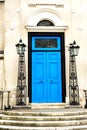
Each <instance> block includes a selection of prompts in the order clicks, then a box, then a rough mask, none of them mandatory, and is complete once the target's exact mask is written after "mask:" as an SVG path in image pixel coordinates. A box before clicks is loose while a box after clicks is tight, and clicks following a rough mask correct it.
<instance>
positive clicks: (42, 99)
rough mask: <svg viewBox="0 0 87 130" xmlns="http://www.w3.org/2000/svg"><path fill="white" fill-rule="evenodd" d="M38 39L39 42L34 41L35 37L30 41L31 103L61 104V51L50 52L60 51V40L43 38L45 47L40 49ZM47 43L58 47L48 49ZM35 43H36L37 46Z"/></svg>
mask: <svg viewBox="0 0 87 130" xmlns="http://www.w3.org/2000/svg"><path fill="white" fill-rule="evenodd" d="M40 38H41V39H39V42H37V41H35V39H36V37H33V40H32V102H33V103H56V102H62V76H61V51H52V50H58V49H59V50H60V40H59V38H55V37H52V39H54V40H52V39H51V38H49V39H51V40H49V39H48V37H44V39H46V40H45V41H44V40H43V41H44V42H45V44H46V45H45V44H44V43H43V44H44V46H46V47H45V48H44V47H43V46H42V47H41V48H40V47H38V46H41V45H40V43H41V42H42V41H41V40H42V37H40ZM55 39H57V40H55ZM46 41H47V42H46ZM48 41H50V44H51V41H52V44H53V43H54V44H55V43H56V42H57V44H58V45H56V44H55V45H54V47H53V46H52V45H51V47H48V46H50V45H49V44H48ZM55 41H56V42H55ZM35 43H37V46H36V44H35ZM47 44H48V46H47ZM40 49H41V50H42V51H40ZM46 49H47V50H46ZM38 50H39V51H38ZM43 50H44V51H43ZM49 50H51V51H49Z"/></svg>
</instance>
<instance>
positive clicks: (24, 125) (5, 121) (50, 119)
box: [0, 108, 87, 130]
mask: <svg viewBox="0 0 87 130" xmlns="http://www.w3.org/2000/svg"><path fill="white" fill-rule="evenodd" d="M83 126H84V127H83ZM75 127H76V129H75V130H83V129H85V130H87V109H80V108H74V109H73V108H70V109H20V110H19V109H18V110H10V111H0V129H1V130H4V129H6V128H7V130H16V129H19V130H34V129H35V128H38V129H37V130H41V129H42V130H46V129H47V130H51V129H52V130H54V129H55V130H62V129H63V130H70V129H71V130H74V128H75ZM81 127H82V129H80V128H81Z"/></svg>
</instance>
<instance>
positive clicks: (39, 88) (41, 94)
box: [32, 52, 46, 102]
mask: <svg viewBox="0 0 87 130" xmlns="http://www.w3.org/2000/svg"><path fill="white" fill-rule="evenodd" d="M45 62H46V53H45V52H44V53H43V52H32V102H46V93H45V91H46V90H45V89H46V77H45V70H46V64H45Z"/></svg>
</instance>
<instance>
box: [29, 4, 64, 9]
mask: <svg viewBox="0 0 87 130" xmlns="http://www.w3.org/2000/svg"><path fill="white" fill-rule="evenodd" d="M28 6H29V7H37V6H55V7H56V8H64V5H63V4H29V5H28Z"/></svg>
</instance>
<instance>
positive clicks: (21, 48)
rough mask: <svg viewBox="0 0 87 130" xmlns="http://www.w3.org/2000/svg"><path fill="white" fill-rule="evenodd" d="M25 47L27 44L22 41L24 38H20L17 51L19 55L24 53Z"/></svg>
mask: <svg viewBox="0 0 87 130" xmlns="http://www.w3.org/2000/svg"><path fill="white" fill-rule="evenodd" d="M25 47H26V45H25V44H24V43H22V40H21V39H20V40H19V43H17V44H16V49H17V53H18V54H19V55H20V54H24V51H25Z"/></svg>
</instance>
